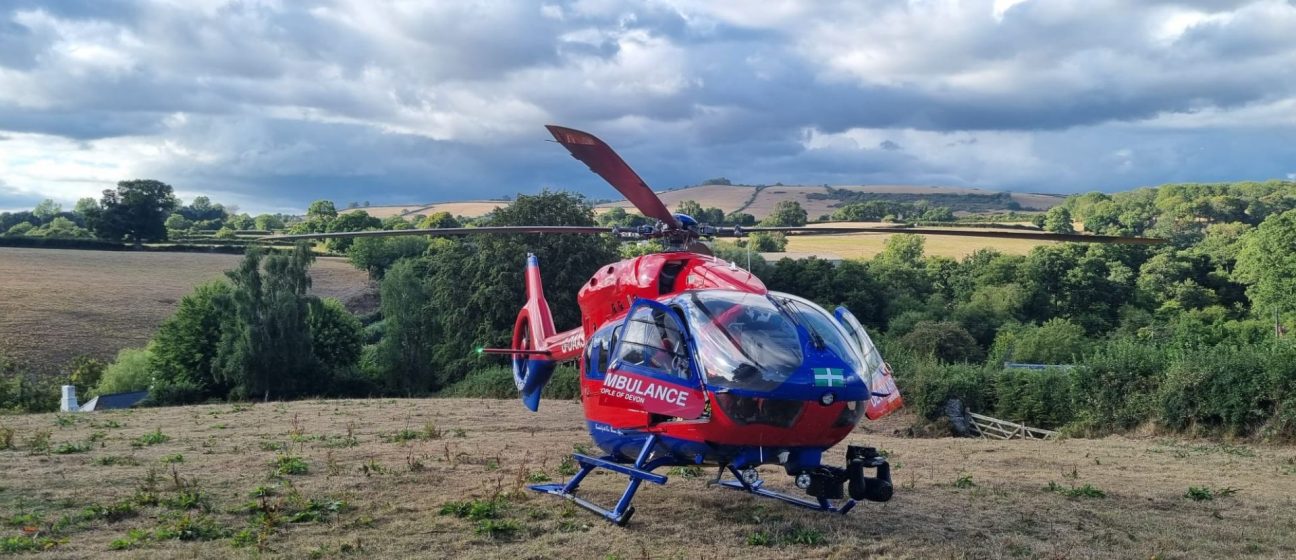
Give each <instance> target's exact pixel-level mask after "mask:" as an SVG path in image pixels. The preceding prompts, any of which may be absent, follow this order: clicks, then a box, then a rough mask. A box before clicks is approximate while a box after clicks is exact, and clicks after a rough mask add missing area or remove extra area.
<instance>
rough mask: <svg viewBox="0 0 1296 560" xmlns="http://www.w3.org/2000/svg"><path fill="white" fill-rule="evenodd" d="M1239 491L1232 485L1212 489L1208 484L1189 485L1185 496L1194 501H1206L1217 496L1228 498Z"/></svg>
mask: <svg viewBox="0 0 1296 560" xmlns="http://www.w3.org/2000/svg"><path fill="white" fill-rule="evenodd" d="M1237 491H1238V490H1237V488H1232V487H1229V488H1217V489H1211V488H1210V487H1208V486H1201V487H1197V486H1189V487H1188V492H1186V493H1184V497H1185V498H1188V499H1189V500H1192V501H1194V502H1205V501H1209V500H1214V499H1215V498H1227V497H1229V496H1232V495H1233V494H1236V493H1237Z"/></svg>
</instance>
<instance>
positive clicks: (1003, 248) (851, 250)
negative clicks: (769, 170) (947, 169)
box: [787, 222, 1057, 259]
mask: <svg viewBox="0 0 1296 560" xmlns="http://www.w3.org/2000/svg"><path fill="white" fill-rule="evenodd" d="M887 225H892V224H883V223H873V222H840V223H835V224H823V225H822V227H833V226H838V227H845V226H859V227H877V226H887ZM810 227H816V224H811V225H810ZM974 231H985V230H984V229H978V230H974ZM892 235H894V234H890V233H866V234H851V235H818V236H799V235H790V236H788V245H787V250H788V251H789V252H793V253H811V254H831V255H836V256H839V257H843V258H848V259H858V258H863V259H867V258H872V257H873V256H875V255H877V254H878V253H881V252H882V249H883V248H885V247H886V242H887V240H888V239H890V238H891V236H892ZM923 238H925V239H926V244H925V245H924V251H925V253H926V254H927V255H929V256H939V257H951V258H955V259H961V258H963V257H966V256H968V255H970V254H972V253H973V252H976V251H977V250H978V249H994V250H996V251H999V252H1001V253H1004V254H1009V255H1025V254H1027V253H1029V252H1030V250H1031V249H1034V248H1035V247H1038V246H1040V245H1048V244H1052V243H1057V242H1056V241H1036V240H1034V239H990V238H981V237H955V236H949V235H924V236H923Z"/></svg>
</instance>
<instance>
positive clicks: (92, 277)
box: [0, 248, 373, 373]
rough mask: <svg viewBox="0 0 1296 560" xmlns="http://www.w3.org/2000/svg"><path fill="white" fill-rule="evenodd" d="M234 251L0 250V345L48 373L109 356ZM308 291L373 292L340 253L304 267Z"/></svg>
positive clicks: (220, 270)
mask: <svg viewBox="0 0 1296 560" xmlns="http://www.w3.org/2000/svg"><path fill="white" fill-rule="evenodd" d="M241 258H242V257H241V256H238V255H223V254H208V253H165V252H147V253H136V252H130V251H79V250H63V249H19V248H0V278H2V279H3V281H0V349H3V350H4V351H5V352H6V353H8V354H11V355H13V356H14V357H17V358H20V359H23V360H25V361H27V362H28V363H29V364H30V365H31V366H32V367H33V368H34V369H35V370H36V371H40V372H45V373H51V372H53V371H55V370H56V369H57V368H59V367H61V366H63V365H64V364H66V363H67V362H68V361H69V360H71V359H72V358H74V357H76V356H79V355H83V354H84V355H90V356H94V357H97V358H100V359H105V360H107V359H111V358H112V357H113V356H114V355H115V354H116V353H117V350H119V349H121V348H125V347H129V346H140V345H143V344H144V343H145V342H147V341H148V340H149V339H150V338H152V337H153V334H154V333H155V332H156V330H157V327H158V325H160V324H162V321H163V320H165V319H166V318H167V317H168V316H170V315H171V313H172V311H174V310H175V306H176V303H177V302H178V301H179V300H180V298H182V297H184V296H185V295H187V294H188V293H189V292H191V291H192V290H193V288H194V286H197V285H198V284H201V283H203V282H207V281H211V280H216V279H219V278H223V277H224V276H223V275H224V271H226V270H230V269H233V268H234V267H235V266H236V265H237V264H238V261H239V260H240V259H241ZM311 277H312V279H313V289H314V292H315V293H316V294H318V295H321V296H327V297H335V298H338V299H340V300H342V301H343V302H344V303H348V302H350V304H351V305H352V306H354V305H356V304H359V303H360V302H361V301H362V300H365V299H366V298H367V297H368V294H370V293H371V292H372V291H373V288H372V287H371V286H370V285H369V280H368V276H367V275H366V274H365V273H364V272H363V271H360V270H356V269H355V268H354V267H352V266H351V265H350V264H349V263H347V262H346V260H344V259H340V258H328V257H322V258H319V259H317V260H316V261H315V264H314V266H312V268H311Z"/></svg>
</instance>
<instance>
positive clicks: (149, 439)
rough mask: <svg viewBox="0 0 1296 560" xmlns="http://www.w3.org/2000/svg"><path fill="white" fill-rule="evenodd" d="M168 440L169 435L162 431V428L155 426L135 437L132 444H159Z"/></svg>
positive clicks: (169, 439)
mask: <svg viewBox="0 0 1296 560" xmlns="http://www.w3.org/2000/svg"><path fill="white" fill-rule="evenodd" d="M168 441H171V436H169V435H166V434H164V433H162V428H157V429H155V430H153V431H151V432H149V433H147V434H144V435H142V436H140V437H138V438H136V439H135V441H134V442H133V443H132V445H135V446H136V447H146V446H150V445H160V444H163V443H166V442H168Z"/></svg>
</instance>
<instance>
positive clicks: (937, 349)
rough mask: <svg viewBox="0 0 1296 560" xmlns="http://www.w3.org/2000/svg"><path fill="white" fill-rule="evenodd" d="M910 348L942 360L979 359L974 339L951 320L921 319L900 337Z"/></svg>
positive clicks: (977, 347) (903, 344)
mask: <svg viewBox="0 0 1296 560" xmlns="http://www.w3.org/2000/svg"><path fill="white" fill-rule="evenodd" d="M900 344H901V345H902V346H906V347H908V348H909V349H910V350H912V351H914V352H916V353H918V354H922V355H927V356H932V357H934V358H936V359H937V360H940V361H943V362H973V361H978V360H980V359H981V354H982V353H981V347H980V346H978V345H977V342H976V339H974V338H972V335H971V334H968V332H967V329H964V328H963V327H962V326H961V325H959V324H958V323H955V322H952V321H921V322H919V323H918V324H916V325H914V327H913V330H911V331H909V333H908V334H906V335H904V336H903V337H901V338H900Z"/></svg>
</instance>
